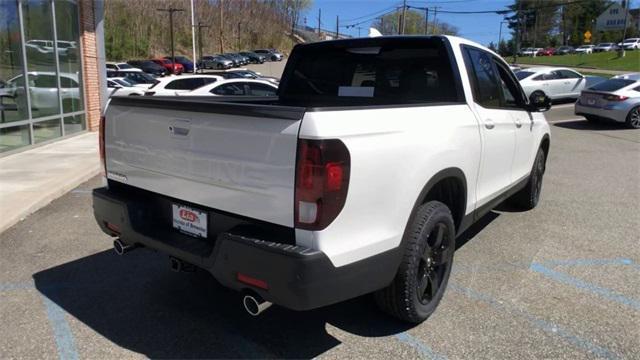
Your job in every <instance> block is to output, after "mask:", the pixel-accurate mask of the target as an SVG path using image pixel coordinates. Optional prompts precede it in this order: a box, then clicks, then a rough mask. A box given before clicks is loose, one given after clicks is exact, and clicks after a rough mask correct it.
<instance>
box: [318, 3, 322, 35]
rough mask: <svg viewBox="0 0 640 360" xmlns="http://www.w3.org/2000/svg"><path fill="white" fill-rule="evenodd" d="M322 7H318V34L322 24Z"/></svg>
mask: <svg viewBox="0 0 640 360" xmlns="http://www.w3.org/2000/svg"><path fill="white" fill-rule="evenodd" d="M321 19H322V9H320V8H318V36H319V35H320V26H321V24H322V20H321Z"/></svg>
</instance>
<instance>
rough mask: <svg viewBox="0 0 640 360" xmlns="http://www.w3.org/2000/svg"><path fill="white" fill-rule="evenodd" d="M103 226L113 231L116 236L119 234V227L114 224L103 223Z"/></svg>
mask: <svg viewBox="0 0 640 360" xmlns="http://www.w3.org/2000/svg"><path fill="white" fill-rule="evenodd" d="M105 225H106V226H107V229H109V230H111V231H113V232H114V233H116V234H120V227H119V226H118V225H116V224H112V223H110V222H107V223H105Z"/></svg>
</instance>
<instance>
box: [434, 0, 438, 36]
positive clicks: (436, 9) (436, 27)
mask: <svg viewBox="0 0 640 360" xmlns="http://www.w3.org/2000/svg"><path fill="white" fill-rule="evenodd" d="M437 16H438V6H434V7H433V35H438V19H437Z"/></svg>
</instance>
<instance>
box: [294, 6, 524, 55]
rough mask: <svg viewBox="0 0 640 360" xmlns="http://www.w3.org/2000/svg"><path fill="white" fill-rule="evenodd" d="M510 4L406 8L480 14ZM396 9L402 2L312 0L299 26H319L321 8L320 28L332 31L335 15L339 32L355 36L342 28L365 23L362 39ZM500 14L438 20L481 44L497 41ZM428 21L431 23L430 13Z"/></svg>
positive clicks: (351, 30)
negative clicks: (387, 13)
mask: <svg viewBox="0 0 640 360" xmlns="http://www.w3.org/2000/svg"><path fill="white" fill-rule="evenodd" d="M511 4H513V0H434V1H424V0H422V1H411V0H407V5H409V6H416V7H424V6H425V5H426V6H428V7H430V8H431V7H434V6H438V7H439V10H449V11H483V10H498V9H504V8H506V7H507V6H508V5H511ZM395 6H400V7H401V6H402V0H313V7H312V8H311V9H310V10H309V11H307V12H306V13H304V14H303V16H302V17H301V23H302V22H303V21H304V20H305V19H306V25H307V26H311V27H317V26H318V9H319V8H320V9H322V28H323V29H326V30H331V31H335V28H336V15H337V16H339V17H340V24H341V27H340V33H346V34H349V35H352V36H358V29H357V28H348V29H347V28H344V27H342V25H348V24H353V23H358V22H362V21H364V23H362V24H359V25H358V26H360V27H361V29H360V32H361V36H367V34H368V31H369V25H370V24H371V23H372V22H373V20H374V19H375V17H377V16H380V14H384V13H385V12H387V11H393V8H394V7H395ZM503 17H504V16H503V15H496V14H473V15H468V14H444V13H438V15H437V21H438V22H440V21H446V22H448V23H449V24H451V25H454V26H456V27H458V29H459V35H460V36H462V37H465V38H467V39H470V40H473V41H476V42H478V43H480V44H483V45H488V44H489V42H491V41H493V42H494V43H497V42H498V35H499V34H498V33H499V31H500V21H501V20H502V19H503ZM429 21H430V22H431V21H433V15H432V12H431V11H429ZM502 36H503V39H508V38H510V35H509V31H508V30H507V28H506V24H504V25H503V28H502Z"/></svg>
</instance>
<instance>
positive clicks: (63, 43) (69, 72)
mask: <svg viewBox="0 0 640 360" xmlns="http://www.w3.org/2000/svg"><path fill="white" fill-rule="evenodd" d="M55 9H56V10H55V11H56V33H57V36H58V50H59V51H58V62H59V64H60V91H61V96H62V112H63V113H71V112H76V111H81V110H82V109H83V102H82V80H81V79H82V77H81V76H80V48H79V45H78V43H79V42H80V31H79V26H78V21H77V19H78V6H77V4H76V2H75V1H69V0H58V1H56V2H55ZM61 49H64V50H65V51H64V52H61V51H60V50H61Z"/></svg>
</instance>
